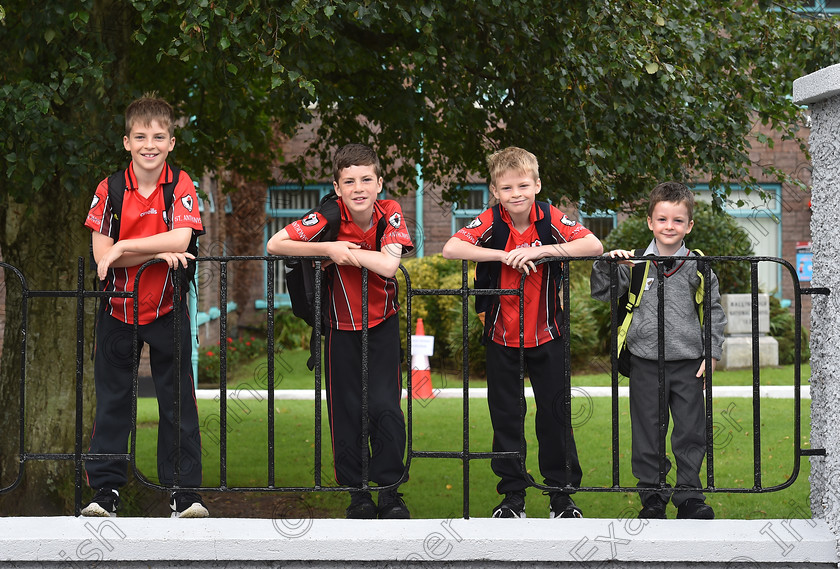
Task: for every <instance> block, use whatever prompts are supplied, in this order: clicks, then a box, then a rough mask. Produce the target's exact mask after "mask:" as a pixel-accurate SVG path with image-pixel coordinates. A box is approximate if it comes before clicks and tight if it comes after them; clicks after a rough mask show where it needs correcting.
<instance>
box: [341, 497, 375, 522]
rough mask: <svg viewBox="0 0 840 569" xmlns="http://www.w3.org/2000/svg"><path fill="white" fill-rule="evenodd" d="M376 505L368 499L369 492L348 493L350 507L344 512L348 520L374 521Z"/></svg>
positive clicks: (371, 499)
mask: <svg viewBox="0 0 840 569" xmlns="http://www.w3.org/2000/svg"><path fill="white" fill-rule="evenodd" d="M376 513H377V512H376V504H374V503H373V498H371V497H370V492H364V491H358V492H350V505H349V506H347V510H345V511H344V517H346V518H347V519H348V520H375V519H376Z"/></svg>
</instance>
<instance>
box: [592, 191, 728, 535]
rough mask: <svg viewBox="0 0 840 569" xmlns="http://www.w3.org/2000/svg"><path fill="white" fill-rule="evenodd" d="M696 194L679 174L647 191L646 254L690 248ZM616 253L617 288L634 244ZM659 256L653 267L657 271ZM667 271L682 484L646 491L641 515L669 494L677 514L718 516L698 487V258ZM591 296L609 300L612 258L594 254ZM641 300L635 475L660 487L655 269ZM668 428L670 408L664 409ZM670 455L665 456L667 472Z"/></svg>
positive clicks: (667, 386) (636, 320)
mask: <svg viewBox="0 0 840 569" xmlns="http://www.w3.org/2000/svg"><path fill="white" fill-rule="evenodd" d="M693 215H694V194H692V193H691V190H689V189H688V188H687V187H686V186H684V185H683V184H680V183H677V182H664V183H662V184H659V185H658V186H656V187H655V188H654V189H653V191H652V192H651V194H650V201H649V204H648V218H647V223H648V227H649V228H650V230H651V231H652V232H653V240H652V241H651V242H650V244H649V245H648V247H647V249H645V252H644V254H645V255H659V256H663V257H670V256H675V257H685V256H689V254H690V252H689V250H688V249H687V248H686V246H685V242H684V241H683V239H684V238H685V236H686V235H688V234H689V233H691V229H692V228H693V227H694V219H693ZM608 255H609V257H610V258H612V259H623V260H619V261H618V263H619V267H618V294H619V296H621V295H623V294H624V293H625V292H626V291H627V289H628V288H629V286H630V267H632V266H633V263H634V262H633V261H631V260H629V257H632V256H633V251H630V250H626V249H615V250H614V251H610V252H609V253H608ZM655 266H656V261H653V266H651V269H650V271H651V273H649V275H650V274H653V275H656V272H654V271H655V268H654V267H655ZM664 269H665V271H664V275H665V305H664V307H663V310H664V311H665V354H664V355H665V383H664V386H663V389H664V390H665V401H666V402H667V405H668V409H670V413H671V415H672V416H673V418H674V429H673V432H672V433H671V448H672V451H673V453H674V458H675V459H676V461H677V488H676V490H675V491H674V492H673V494H671V495H669V492H668V491H658V492H656V491H643V492H640V493H639V498H640V499H641V501H642V506H643V507H642V510H641V511H640V512H639V517H640V518H658V519H665V517H666V515H665V507H666V505H667V504H668V500H669V498H670V499H671V500H672V501H673V502H674V505H675V506H677V518H680V519H703V520H710V519H713V518H714V517H715V512H714V510H713V509H712V507H711V506H709V505H708V504H706V498H705V496H704V495H703V494H702V493H701V492H699V491H698V490H689V488H701V487H702V485H701V482H700V467H701V465H702V462H703V457H704V456H705V454H706V436H705V429H706V420H705V402H704V399H703V389H704V381H705V380H704V376H705V372H706V359H705V353H706V347H705V346H704V345H703V328H702V327H701V325H700V319H699V316H698V314H697V305H696V304H695V297H694V294H695V291H696V290H697V288H698V287H699V286H700V277H699V275H698V274H697V271H698V265H697V261H691V260H689V261H676V260H668V261H665V262H664ZM590 284H591V288H592V297H593V298H595V299H597V300H605V301H609V299H610V277H609V263H608V262H606V261H600V260H599V261H595V263H594V265H593V267H592V274H591V277H590ZM710 284H711V307H710V308H711V328H712V345H711V350H712V357H713V358H714V359H713V360H712V371H713V372H714V365H715V361H717V360H719V359H720V356H721V350H722V346H723V328H724V326H725V325H726V315H725V314H724V312H723V308H722V307H721V305H720V291H719V290H718V280H717V276H716V275H715V274H714V273H713V272H712V273H711V283H710ZM644 287H645V288H644V291H646V292H644V291H643V294H642V298H641V302H640V303H639V306H637V307H636V308H635V309H634V311H633V320H632V321H631V322H630V328H629V329H628V330H627V345H626V349H628V350H629V351H630V362H631V371H630V424H631V432H632V448H633V456H632V460H631V462H632V466H633V475H634V476H635V477H636V478H638V480H639V482H638V484H637V486H638V487H639V488H659V460H660V458H661V457H660V456H659V340H658V333H657V330H658V311H659V298H658V295H657V293H656V287H657V285H656V277H655V276H653V277H651V276H648V278H647V282H646V283H645V284H644ZM665 428H666V429H667V428H668V411H667V410H666V411H665ZM670 469H671V463H670V461H669V460H668V458H667V457H666V458H665V472H666V473H667V472H669V471H670Z"/></svg>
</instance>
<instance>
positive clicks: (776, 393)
mask: <svg viewBox="0 0 840 569" xmlns="http://www.w3.org/2000/svg"><path fill="white" fill-rule="evenodd" d="M432 393H433V394H434V397H435V398H440V399H460V398H462V397H463V395H464V390H463V389H456V388H446V389H433V390H432ZM760 393H761V397H766V398H769V399H792V398H793V394H794V392H793V387H791V386H784V385H765V386H762V387H761V388H760ZM799 393H800V397H801V398H802V399H810V398H811V388H810V386H808V385H803V386H802V387H801V389H800V392H799ZM611 394H612V388H610V387H573V388H572V397H610V396H611ZM628 394H629V388H627V387H619V388H618V396H619V397H627V396H628ZM712 394H713V395H714V396H715V397H752V396H753V388H752V387H751V386H747V385H738V386H725V385H721V386H718V387H714V388H713V390H712ZM405 396H406V391H405V390H403V397H405ZM525 396H526V397H533V396H534V392H533V391H532V390H531V388H530V387H527V388H525ZM219 397H220V395H219V390H218V389H199V390H197V391H196V398H197V399H218V398H219ZM314 397H315V390H314V389H311V390H310V389H275V390H274V399H302V400H309V401H311V400H312V399H314ZM227 398H228V399H257V400H263V399H267V398H268V390H265V389H250V388H248V387H243V388H235V387H232V388H229V389H228V391H227ZM486 398H487V389H486V388H482V387H474V388H471V389H470V399H486ZM321 399H322V400H325V399H326V391H323V390H322V391H321Z"/></svg>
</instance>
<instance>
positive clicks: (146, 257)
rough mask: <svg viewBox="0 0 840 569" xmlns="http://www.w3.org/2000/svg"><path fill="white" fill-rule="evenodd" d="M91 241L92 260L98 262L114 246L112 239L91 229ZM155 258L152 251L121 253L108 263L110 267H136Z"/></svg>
mask: <svg viewBox="0 0 840 569" xmlns="http://www.w3.org/2000/svg"><path fill="white" fill-rule="evenodd" d="M91 242H92V244H93V259H94V261H96V262H97V264H98V263H99V261H101V260H102V259H103V258H104V257H105V256H106V255H107V254H108V252H109V251H110V250H111V248H112V247H113V246H114V240H113V239H111V238H110V237H108V236H107V235H104V234H102V233H99V232H98V231H93V232H92V233H91ZM154 258H155V254H154V253H133V252H128V253H123V254H121V255H120V256H119V257H117V258H116V259H115V260H113V261H112V262H111V263H109V266H110V267H115V268H121V267H136V266H137V265H142V264H143V263H145V262H146V261H151V260H152V259H154Z"/></svg>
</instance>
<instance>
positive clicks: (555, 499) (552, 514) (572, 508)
mask: <svg viewBox="0 0 840 569" xmlns="http://www.w3.org/2000/svg"><path fill="white" fill-rule="evenodd" d="M549 496H551V499H550V501H549V503H548V517H549V519H554V518H582V517H583V512H581V511H580V508H578V507H577V504H575V501H574V500H572V497H571V496H569V495H568V494H566V493H565V492H553V493H551V494H549Z"/></svg>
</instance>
